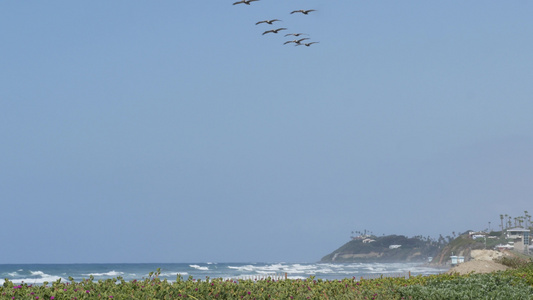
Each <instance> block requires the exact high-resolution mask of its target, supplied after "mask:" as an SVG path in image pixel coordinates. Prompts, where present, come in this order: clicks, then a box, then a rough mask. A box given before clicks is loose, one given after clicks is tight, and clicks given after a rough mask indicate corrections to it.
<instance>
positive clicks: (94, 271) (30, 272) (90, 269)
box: [0, 263, 444, 284]
mask: <svg viewBox="0 0 533 300" xmlns="http://www.w3.org/2000/svg"><path fill="white" fill-rule="evenodd" d="M157 268H160V269H161V275H160V276H159V277H160V278H161V279H167V280H169V281H175V280H176V278H177V276H178V275H181V276H182V277H183V278H184V279H187V278H189V276H192V277H193V278H194V279H202V280H205V279H206V277H209V278H223V279H262V278H266V277H268V276H272V277H273V278H274V279H281V278H284V277H285V274H287V278H289V279H298V278H300V279H305V278H308V277H310V276H314V277H315V278H321V279H326V280H336V279H343V278H352V277H356V278H358V279H359V278H361V277H363V278H376V277H379V276H381V275H383V276H408V274H409V273H410V274H411V275H420V274H421V275H429V274H438V273H442V272H444V270H443V269H438V268H430V267H426V266H423V265H421V264H419V263H346V264H327V263H160V264H158V263H146V264H3V265H0V275H1V276H2V277H1V278H2V279H4V278H7V279H9V280H10V281H12V282H14V283H28V284H43V282H45V281H46V282H49V283H52V282H54V281H56V280H58V279H61V281H62V282H64V281H68V278H69V277H72V278H74V280H75V281H81V280H83V279H88V278H89V277H90V276H93V277H94V280H100V279H102V280H105V279H108V278H116V277H119V276H120V277H122V278H124V280H126V281H130V280H134V279H137V280H142V279H144V278H148V277H149V275H148V274H149V273H150V272H155V271H156V270H157ZM2 282H3V281H2Z"/></svg>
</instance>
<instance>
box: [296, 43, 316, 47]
mask: <svg viewBox="0 0 533 300" xmlns="http://www.w3.org/2000/svg"><path fill="white" fill-rule="evenodd" d="M317 43H318V42H310V43H303V44H300V43H298V44H296V45H295V46H301V45H304V46H306V47H309V46H311V45H312V44H317Z"/></svg>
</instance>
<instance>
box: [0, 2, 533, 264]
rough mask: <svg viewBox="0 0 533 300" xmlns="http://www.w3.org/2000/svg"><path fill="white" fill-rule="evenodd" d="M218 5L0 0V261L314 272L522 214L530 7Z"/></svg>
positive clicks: (531, 91)
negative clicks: (396, 244)
mask: <svg viewBox="0 0 533 300" xmlns="http://www.w3.org/2000/svg"><path fill="white" fill-rule="evenodd" d="M232 3H233V1H223V0H217V1H213V0H207V1H166V0H162V1H157V3H156V2H153V1H152V2H151V1H137V0H134V1H132V0H128V1H124V0H123V1H2V2H0V28H1V29H0V39H1V41H2V42H1V45H2V46H1V49H0V53H1V56H0V70H1V71H0V128H1V130H0V138H1V141H2V142H1V145H2V146H1V147H0V201H1V203H2V207H3V209H2V212H3V214H2V218H1V220H2V222H1V224H2V225H3V230H2V231H1V233H0V240H2V247H1V248H0V263H36V262H39V263H76V262H82V263H83V262H87V263H91V262H206V261H213V262H254V261H262V262H276V261H287V262H314V261H318V260H319V259H320V258H321V257H322V256H324V255H326V254H328V253H330V252H331V251H333V250H335V249H336V248H337V247H339V246H341V245H342V244H343V243H345V242H347V241H348V240H349V236H350V233H351V231H354V230H363V229H367V230H372V231H373V232H374V233H376V234H403V235H408V236H413V235H419V234H421V235H425V236H426V235H430V236H433V237H438V235H439V234H443V235H448V234H451V232H452V231H455V232H463V231H466V230H468V229H483V228H486V227H487V226H488V222H489V221H491V222H492V224H493V227H494V226H495V225H494V224H497V223H498V222H499V215H500V214H510V215H513V216H518V215H522V214H523V211H524V210H528V209H529V211H533V207H531V198H532V197H533V185H532V184H531V183H532V182H533V156H532V153H533V121H532V117H531V116H532V115H533V98H532V97H533V96H532V95H533V84H531V82H532V79H533V59H532V58H531V53H533V39H532V37H533V18H531V13H532V12H533V2H531V1H525V0H522V1H483V2H479V1H425V0H424V1H422V0H420V1H410V0H408V1H355V0H338V1H324V0H305V1H304V0H294V1H293V0H291V1H282V0H261V1H257V2H253V3H252V4H251V5H249V6H248V5H243V4H240V5H232ZM297 9H316V11H315V12H312V13H310V14H309V15H307V16H304V15H301V14H292V15H291V14H290V12H291V11H293V10H297ZM272 18H278V19H281V20H282V22H277V23H274V25H267V24H260V25H255V23H256V22H257V21H260V20H265V19H272ZM277 27H286V28H288V30H287V31H281V32H280V33H278V34H265V35H262V33H263V32H264V31H266V30H269V29H273V28H277ZM289 32H303V33H307V34H309V35H308V36H306V37H308V38H309V40H308V41H318V42H319V43H318V44H313V45H311V46H310V47H305V46H299V47H295V46H292V45H291V44H288V45H283V43H284V42H285V41H287V40H289V38H288V37H287V38H286V37H284V33H289Z"/></svg>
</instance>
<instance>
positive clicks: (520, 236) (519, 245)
mask: <svg viewBox="0 0 533 300" xmlns="http://www.w3.org/2000/svg"><path fill="white" fill-rule="evenodd" d="M506 235H507V239H510V240H513V242H514V250H516V251H522V252H526V253H528V252H529V245H530V237H529V229H525V228H521V227H515V228H509V229H507V233H506Z"/></svg>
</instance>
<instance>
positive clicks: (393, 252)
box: [321, 235, 439, 262]
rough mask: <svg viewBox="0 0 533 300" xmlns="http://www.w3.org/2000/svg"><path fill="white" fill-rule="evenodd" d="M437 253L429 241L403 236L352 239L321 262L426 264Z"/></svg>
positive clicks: (433, 243) (432, 242)
mask: <svg viewBox="0 0 533 300" xmlns="http://www.w3.org/2000/svg"><path fill="white" fill-rule="evenodd" d="M438 252H439V247H438V244H437V243H436V242H434V241H431V240H427V241H426V240H422V239H420V238H417V237H413V238H408V237H406V236H403V235H388V236H382V237H375V236H367V237H360V238H356V239H352V240H351V241H349V242H348V243H346V244H344V245H343V246H341V247H340V248H338V249H337V250H335V251H333V252H332V253H330V254H328V255H326V256H324V257H323V258H322V259H321V262H410V261H424V262H427V261H428V257H433V256H434V255H436V254H437V253H438Z"/></svg>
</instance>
